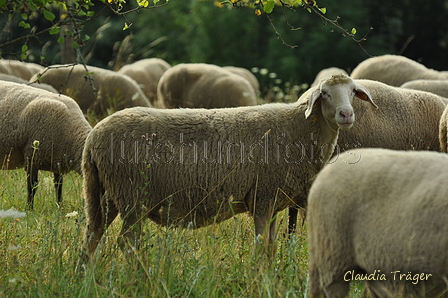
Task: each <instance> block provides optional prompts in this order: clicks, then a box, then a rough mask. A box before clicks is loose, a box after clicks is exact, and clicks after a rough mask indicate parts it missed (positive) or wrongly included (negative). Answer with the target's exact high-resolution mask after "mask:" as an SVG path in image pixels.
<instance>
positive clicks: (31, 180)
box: [26, 164, 39, 210]
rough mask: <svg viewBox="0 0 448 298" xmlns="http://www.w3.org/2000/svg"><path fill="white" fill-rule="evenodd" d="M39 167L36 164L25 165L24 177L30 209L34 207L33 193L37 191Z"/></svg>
mask: <svg viewBox="0 0 448 298" xmlns="http://www.w3.org/2000/svg"><path fill="white" fill-rule="evenodd" d="M38 173H39V169H38V167H37V165H31V166H30V165H29V164H28V165H27V167H26V177H27V188H28V202H27V207H28V209H30V210H32V209H33V208H34V195H35V194H36V191H37V185H38V184H39V181H38Z"/></svg>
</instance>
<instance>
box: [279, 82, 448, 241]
mask: <svg viewBox="0 0 448 298" xmlns="http://www.w3.org/2000/svg"><path fill="white" fill-rule="evenodd" d="M355 83H356V84H359V85H362V86H364V87H365V88H366V89H368V90H369V91H370V94H371V96H372V100H373V101H374V102H375V103H376V104H377V106H378V109H376V108H373V107H372V106H371V105H370V104H366V103H365V102H363V101H355V102H353V109H354V110H355V111H356V118H357V119H356V124H355V125H354V126H353V128H352V129H350V130H348V131H340V132H339V137H338V142H337V144H338V147H337V148H336V150H335V151H334V154H338V153H339V152H342V151H346V150H349V149H351V148H357V147H369V148H387V149H395V150H431V151H440V142H439V120H440V119H441V116H442V113H443V111H444V109H445V106H446V105H447V103H448V100H447V99H446V98H443V97H441V96H438V95H435V94H433V93H429V92H423V91H417V90H411V89H402V88H399V87H392V86H389V85H386V84H384V83H380V82H377V81H370V80H355ZM445 138H446V134H445ZM445 148H446V146H445ZM302 196H303V198H306V196H307V192H305V193H303V194H302ZM303 200H304V199H303ZM297 213H298V211H297V209H296V208H290V209H289V224H288V233H290V234H291V233H293V232H294V230H295V226H296V222H297ZM301 217H302V219H304V213H303V211H302V214H301Z"/></svg>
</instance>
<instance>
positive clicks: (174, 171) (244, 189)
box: [83, 76, 373, 259]
mask: <svg viewBox="0 0 448 298" xmlns="http://www.w3.org/2000/svg"><path fill="white" fill-rule="evenodd" d="M309 96H310V97H309V100H308V102H307V103H298V102H296V103H293V104H279V103H276V104H266V105H261V106H253V107H238V108H224V109H175V110H167V109H152V108H131V109H125V110H122V111H119V112H117V113H115V114H113V115H111V116H109V117H107V118H106V119H104V120H103V121H101V122H100V123H98V124H97V125H96V126H95V128H94V129H93V130H92V132H91V133H90V134H89V137H88V138H87V141H86V145H85V149H84V153H83V175H84V199H85V208H86V214H87V226H86V231H85V237H84V252H85V253H86V255H85V256H84V257H83V259H84V258H87V259H88V258H89V256H92V254H93V253H94V251H95V249H96V247H97V245H98V242H99V241H100V239H101V237H102V235H103V233H104V231H105V229H107V227H108V226H109V224H110V223H111V222H112V221H113V220H114V218H115V217H116V216H117V215H118V214H119V213H120V214H121V218H122V219H123V226H122V230H121V234H120V237H119V242H120V244H121V247H122V248H123V245H124V243H125V242H126V241H125V240H124V239H126V238H127V239H128V240H130V243H131V244H132V245H134V244H135V245H137V244H136V239H138V238H139V234H140V227H141V224H142V220H141V219H142V218H146V217H147V218H150V219H151V220H153V221H154V222H156V223H157V224H160V225H170V224H172V223H175V224H180V225H182V224H183V225H184V226H185V225H188V224H190V223H191V224H192V226H193V227H201V226H205V225H208V224H211V223H219V222H221V221H223V220H226V219H228V218H230V217H232V216H233V215H235V214H238V213H242V212H249V213H250V214H251V215H252V216H253V217H254V223H255V234H256V235H264V236H263V237H264V240H263V243H264V247H265V248H266V251H267V252H270V253H272V252H275V245H274V240H275V238H276V221H275V215H276V214H277V212H278V211H280V210H283V209H284V208H286V207H288V206H290V205H291V204H294V202H295V200H296V196H297V194H300V193H302V192H303V191H304V190H305V189H307V188H308V187H307V183H308V182H309V181H310V179H311V177H313V176H314V175H315V174H316V173H317V172H318V171H319V169H320V168H321V166H322V165H323V163H324V162H325V161H326V160H328V158H329V157H330V156H331V154H332V152H333V146H334V143H335V141H336V138H337V135H338V130H339V128H342V129H349V128H350V127H351V126H352V125H353V121H354V118H355V115H354V112H353V109H352V101H353V100H354V98H355V97H359V98H361V99H363V100H367V101H370V102H372V101H371V99H370V95H369V92H368V90H367V89H366V88H364V87H362V86H359V85H357V84H355V83H354V82H353V81H352V80H351V79H350V78H349V77H347V76H334V77H331V78H329V79H327V80H325V81H323V82H321V85H319V86H318V87H316V88H315V89H314V91H313V92H311V93H309ZM372 104H373V102H372ZM105 194H106V195H105ZM296 203H299V204H301V203H302V204H303V203H304V202H296ZM131 227H132V228H131ZM262 239H263V238H262ZM125 251H126V250H125Z"/></svg>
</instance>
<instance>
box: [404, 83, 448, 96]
mask: <svg viewBox="0 0 448 298" xmlns="http://www.w3.org/2000/svg"><path fill="white" fill-rule="evenodd" d="M401 88H405V89H413V90H421V91H426V92H431V93H434V94H437V95H440V96H443V97H445V98H448V80H413V81H410V82H406V83H404V84H403V85H401Z"/></svg>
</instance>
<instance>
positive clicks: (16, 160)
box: [0, 81, 91, 209]
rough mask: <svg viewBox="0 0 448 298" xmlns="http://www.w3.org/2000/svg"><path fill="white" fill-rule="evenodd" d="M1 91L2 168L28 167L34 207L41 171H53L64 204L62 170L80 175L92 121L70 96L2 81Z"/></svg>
mask: <svg viewBox="0 0 448 298" xmlns="http://www.w3.org/2000/svg"><path fill="white" fill-rule="evenodd" d="M0 89H1V90H2V92H1V94H0V115H1V117H0V131H1V132H2V143H1V146H0V158H1V162H2V169H3V170H12V169H16V168H22V167H25V170H26V172H27V185H28V207H29V208H31V209H32V208H33V201H34V194H35V193H36V189H37V184H38V171H39V170H44V171H50V172H53V173H54V183H55V188H56V197H57V201H58V202H61V201H62V174H64V173H67V172H69V171H71V170H74V171H76V172H78V173H81V156H82V151H83V147H84V143H85V139H86V137H87V134H88V133H89V132H90V131H91V127H90V125H89V124H88V123H87V121H86V120H85V118H84V115H83V114H82V112H81V110H80V109H79V106H78V105H77V104H76V102H75V101H74V100H73V99H71V98H69V97H66V96H63V95H57V94H54V93H51V92H48V91H45V90H40V89H37V88H34V87H30V86H26V85H23V84H16V83H12V82H6V81H0Z"/></svg>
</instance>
